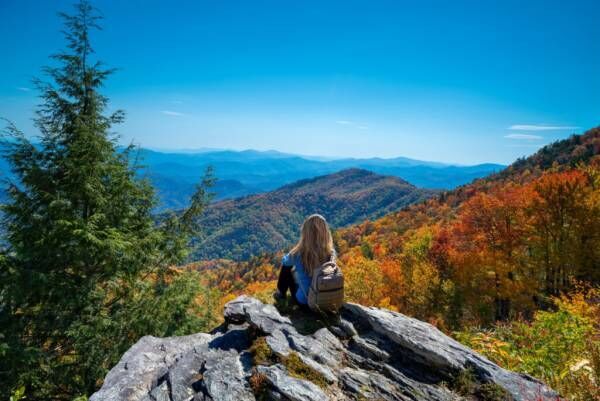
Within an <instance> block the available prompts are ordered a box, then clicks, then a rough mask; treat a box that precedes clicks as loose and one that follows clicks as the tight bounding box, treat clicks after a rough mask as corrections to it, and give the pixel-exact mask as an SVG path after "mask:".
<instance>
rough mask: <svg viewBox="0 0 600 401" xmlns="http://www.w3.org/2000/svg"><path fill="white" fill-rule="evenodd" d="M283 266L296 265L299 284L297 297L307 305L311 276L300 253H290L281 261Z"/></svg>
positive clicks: (296, 276)
mask: <svg viewBox="0 0 600 401" xmlns="http://www.w3.org/2000/svg"><path fill="white" fill-rule="evenodd" d="M281 264H282V265H283V266H293V267H294V271H293V272H294V280H295V281H296V284H298V290H297V291H296V299H297V300H298V302H299V303H301V304H303V305H306V304H308V299H307V298H306V297H307V296H308V289H309V288H310V281H311V278H310V276H309V275H308V274H307V273H306V269H305V268H304V265H303V264H302V258H301V257H300V255H292V254H291V253H288V254H287V255H285V256H284V257H283V259H282V261H281Z"/></svg>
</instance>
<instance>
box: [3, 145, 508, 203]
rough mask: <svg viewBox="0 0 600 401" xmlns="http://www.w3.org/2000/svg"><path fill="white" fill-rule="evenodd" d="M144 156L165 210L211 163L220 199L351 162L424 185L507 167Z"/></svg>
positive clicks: (204, 152)
mask: <svg viewBox="0 0 600 401" xmlns="http://www.w3.org/2000/svg"><path fill="white" fill-rule="evenodd" d="M140 158H141V164H142V165H143V166H144V167H143V169H142V170H141V171H140V175H141V176H145V177H148V178H149V179H150V180H151V181H152V183H153V184H154V186H155V188H156V190H157V193H158V196H159V199H160V202H161V205H160V209H161V210H164V209H179V208H181V207H183V206H185V205H186V204H187V202H188V199H189V197H190V195H191V194H192V193H193V191H194V188H195V185H196V184H197V183H198V182H199V181H200V179H201V178H202V176H203V174H204V171H205V170H206V168H207V167H208V166H212V167H213V168H214V172H215V175H216V177H217V178H218V180H217V184H216V186H215V188H213V191H214V192H215V194H216V199H217V200H222V199H231V198H237V197H241V196H246V195H252V194H258V193H263V192H268V191H272V190H274V189H277V188H280V187H281V186H283V185H286V184H290V183H292V182H295V181H298V180H302V179H307V178H314V177H317V176H322V175H327V174H332V173H335V172H338V171H341V170H345V169H349V168H360V169H364V170H369V171H372V172H374V173H378V174H384V175H390V176H395V177H399V178H402V179H404V180H406V181H408V182H409V183H411V184H413V185H415V186H417V187H421V188H427V189H453V188H455V187H457V186H459V185H462V184H466V183H469V182H471V181H473V180H474V179H476V178H480V177H484V176H487V175H489V174H491V173H493V172H498V171H500V170H501V169H503V168H504V167H505V166H502V165H499V164H479V165H475V166H458V165H449V164H443V163H437V162H428V161H421V160H414V159H409V158H405V157H397V158H393V159H382V158H370V159H354V158H343V159H333V158H328V157H320V156H300V155H294V154H288V153H282V152H277V151H272V150H271V151H257V150H244V151H233V150H220V149H196V150H181V151H177V152H164V151H157V150H150V149H141V150H140ZM7 176H8V177H10V172H9V171H8V165H7V163H6V161H5V160H3V159H2V158H0V178H1V177H4V178H6V177H7ZM1 197H2V196H1V195H0V198H1Z"/></svg>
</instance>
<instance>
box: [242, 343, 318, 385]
mask: <svg viewBox="0 0 600 401" xmlns="http://www.w3.org/2000/svg"><path fill="white" fill-rule="evenodd" d="M250 354H251V355H252V364H253V365H254V366H259V365H262V366H270V365H273V364H275V363H281V364H282V365H283V366H285V368H286V369H287V372H288V374H289V375H290V376H292V377H295V378H297V379H303V380H308V381H310V382H312V383H314V384H316V385H317V386H319V387H321V388H326V387H327V384H328V383H327V380H325V377H323V375H322V374H320V373H319V372H317V371H316V370H314V369H313V368H311V367H310V366H308V365H307V364H306V363H304V362H303V361H302V359H301V358H300V356H299V355H298V354H297V353H296V352H291V353H290V354H289V355H288V356H284V357H278V356H277V355H275V354H274V353H273V351H272V350H271V347H269V344H267V340H266V338H265V337H258V338H257V339H256V340H254V342H253V343H252V345H251V346H250ZM262 376H264V375H262V374H261V373H258V372H257V371H254V372H253V374H252V376H251V377H250V387H252V391H254V392H255V394H259V391H258V390H259V389H263V387H264V386H266V384H265V383H266V377H262ZM263 390H264V389H263Z"/></svg>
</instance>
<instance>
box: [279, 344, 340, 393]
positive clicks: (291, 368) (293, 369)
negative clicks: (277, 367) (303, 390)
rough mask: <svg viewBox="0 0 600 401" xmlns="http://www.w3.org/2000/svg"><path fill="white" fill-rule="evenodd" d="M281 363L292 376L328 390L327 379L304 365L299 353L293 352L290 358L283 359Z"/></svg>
mask: <svg viewBox="0 0 600 401" xmlns="http://www.w3.org/2000/svg"><path fill="white" fill-rule="evenodd" d="M281 363H282V364H283V366H285V367H286V369H287V371H288V373H289V375H290V376H292V377H295V378H297V379H302V380H308V381H309V382H312V383H314V384H316V385H317V386H319V387H321V388H327V385H328V383H327V380H326V379H325V377H324V376H323V375H322V374H321V373H319V372H317V371H316V370H314V369H313V368H311V367H310V366H308V365H307V364H306V363H304V362H303V361H302V359H300V357H299V356H298V354H297V353H295V352H292V353H290V354H289V355H288V356H286V357H283V358H281Z"/></svg>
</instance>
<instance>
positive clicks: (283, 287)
mask: <svg viewBox="0 0 600 401" xmlns="http://www.w3.org/2000/svg"><path fill="white" fill-rule="evenodd" d="M277 289H278V290H279V292H280V293H281V295H283V296H284V297H285V296H286V295H287V290H288V289H289V290H290V292H291V293H292V299H293V300H294V303H296V304H297V303H298V300H297V299H296V291H298V284H296V280H294V274H293V273H292V266H281V270H280V271H279V279H278V280H277Z"/></svg>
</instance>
